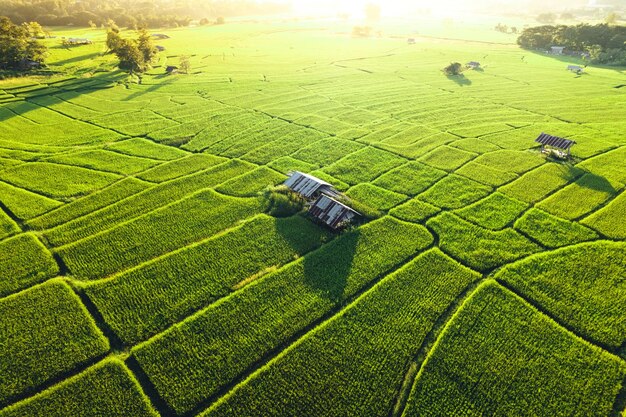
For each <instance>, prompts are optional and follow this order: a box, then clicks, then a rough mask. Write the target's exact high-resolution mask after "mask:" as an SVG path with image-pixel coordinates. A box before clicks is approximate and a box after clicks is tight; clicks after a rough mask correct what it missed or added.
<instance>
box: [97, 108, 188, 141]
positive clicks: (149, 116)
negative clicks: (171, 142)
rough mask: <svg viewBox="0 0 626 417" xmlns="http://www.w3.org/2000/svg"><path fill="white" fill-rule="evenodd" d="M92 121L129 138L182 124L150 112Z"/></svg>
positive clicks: (131, 113) (128, 113)
mask: <svg viewBox="0 0 626 417" xmlns="http://www.w3.org/2000/svg"><path fill="white" fill-rule="evenodd" d="M90 121H91V122H92V123H95V124H97V125H99V126H102V127H105V128H107V129H113V130H115V131H116V132H121V133H123V134H125V135H128V136H144V135H148V134H150V133H152V132H154V131H157V130H165V129H168V128H175V127H176V126H179V125H180V123H177V122H175V121H173V120H170V119H166V118H164V117H163V116H160V115H158V114H156V113H155V112H153V111H150V110H138V111H131V112H120V113H113V114H107V115H106V116H101V117H97V118H92V119H91V120H90Z"/></svg>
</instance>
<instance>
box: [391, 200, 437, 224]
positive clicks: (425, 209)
mask: <svg viewBox="0 0 626 417" xmlns="http://www.w3.org/2000/svg"><path fill="white" fill-rule="evenodd" d="M440 211H441V209H440V208H439V207H436V206H433V205H432V204H428V203H425V202H423V201H421V200H419V199H418V198H413V199H411V200H409V201H407V202H406V203H404V204H401V205H399V206H397V207H394V208H393V209H391V210H390V211H389V214H391V215H392V216H394V217H395V218H398V219H400V220H404V221H406V222H413V223H420V222H423V221H424V220H426V219H428V218H430V217H432V216H434V215H435V214H437V213H439V212H440Z"/></svg>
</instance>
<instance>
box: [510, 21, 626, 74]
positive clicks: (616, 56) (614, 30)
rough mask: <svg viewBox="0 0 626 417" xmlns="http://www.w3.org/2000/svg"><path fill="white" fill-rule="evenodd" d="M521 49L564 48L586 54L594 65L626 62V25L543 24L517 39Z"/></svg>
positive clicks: (524, 31)
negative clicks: (556, 46)
mask: <svg viewBox="0 0 626 417" xmlns="http://www.w3.org/2000/svg"><path fill="white" fill-rule="evenodd" d="M517 43H518V44H519V45H520V46H521V47H522V48H527V49H542V50H548V49H550V47H551V46H554V45H559V46H565V47H566V48H567V49H568V50H570V51H578V52H587V53H589V55H590V59H591V61H592V62H594V63H600V64H613V65H624V64H625V63H626V26H613V25H608V24H598V25H589V24H579V25H574V26H567V25H556V26H553V25H544V26H537V27H532V28H526V29H524V30H523V31H522V34H521V35H520V36H519V37H518V38H517Z"/></svg>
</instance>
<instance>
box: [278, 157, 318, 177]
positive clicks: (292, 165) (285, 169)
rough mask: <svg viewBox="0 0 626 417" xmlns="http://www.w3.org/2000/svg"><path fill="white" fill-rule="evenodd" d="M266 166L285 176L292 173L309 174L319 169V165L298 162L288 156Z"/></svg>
mask: <svg viewBox="0 0 626 417" xmlns="http://www.w3.org/2000/svg"><path fill="white" fill-rule="evenodd" d="M267 166H268V167H270V168H272V169H274V170H276V171H278V172H280V173H282V174H285V175H287V174H289V173H290V172H293V171H300V172H311V171H315V170H316V169H318V168H319V165H316V164H309V163H308V162H304V161H300V160H299V159H296V158H292V157H290V156H283V157H281V158H278V159H275V160H273V161H272V162H270V163H269V164H268V165H267Z"/></svg>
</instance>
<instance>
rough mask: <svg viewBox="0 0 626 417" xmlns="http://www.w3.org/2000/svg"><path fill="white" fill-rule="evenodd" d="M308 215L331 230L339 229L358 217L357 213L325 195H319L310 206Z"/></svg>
mask: <svg viewBox="0 0 626 417" xmlns="http://www.w3.org/2000/svg"><path fill="white" fill-rule="evenodd" d="M309 213H310V214H311V216H313V217H314V218H316V219H318V220H319V221H321V222H322V223H324V224H326V225H327V226H329V227H330V228H331V229H339V228H340V227H342V226H344V225H345V224H347V223H349V222H350V221H351V220H352V219H353V218H354V217H356V216H358V215H359V213H358V212H356V211H354V210H352V209H351V208H350V207H348V206H346V205H345V204H343V203H340V202H339V201H337V200H335V199H334V198H331V197H329V196H328V195H326V194H320V196H319V197H318V198H317V200H315V201H314V202H313V204H312V205H311V208H310V209H309Z"/></svg>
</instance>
